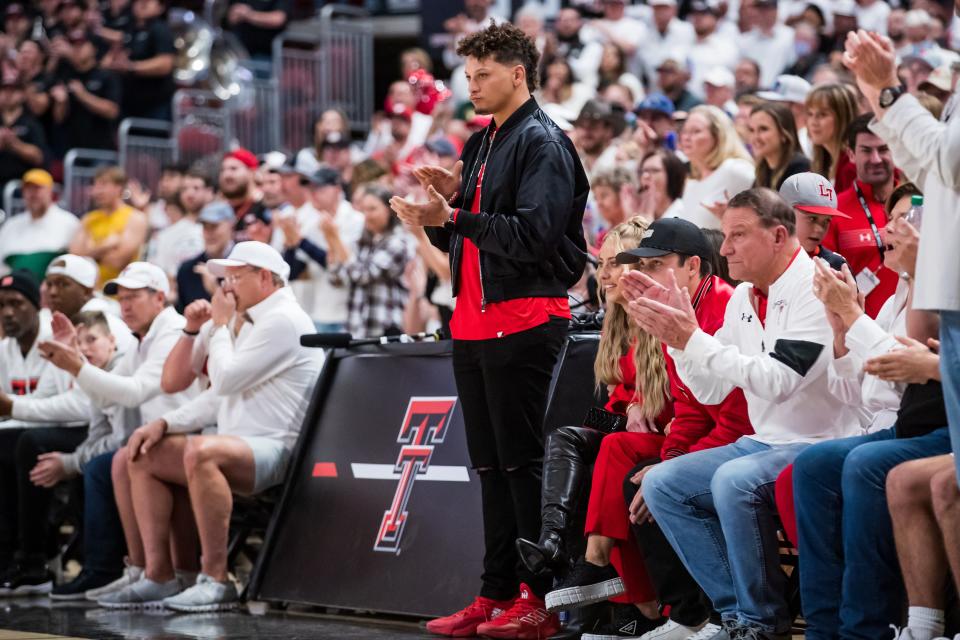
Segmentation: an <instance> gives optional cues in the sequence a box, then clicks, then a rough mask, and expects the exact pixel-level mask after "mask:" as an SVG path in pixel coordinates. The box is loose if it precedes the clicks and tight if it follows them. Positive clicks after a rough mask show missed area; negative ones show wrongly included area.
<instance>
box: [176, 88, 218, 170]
mask: <svg viewBox="0 0 960 640" xmlns="http://www.w3.org/2000/svg"><path fill="white" fill-rule="evenodd" d="M230 142H231V137H230V113H229V111H228V110H227V109H224V108H223V102H222V101H221V100H219V99H218V98H217V97H216V96H215V95H213V94H212V93H210V92H209V91H200V90H196V89H181V90H179V91H177V92H176V93H175V94H174V96H173V144H174V150H175V155H176V160H177V162H179V163H180V164H184V165H189V164H191V163H193V162H195V161H197V160H200V159H202V158H204V157H206V156H209V155H213V154H218V153H222V152H223V151H224V150H225V149H227V148H228V147H229V145H230Z"/></svg>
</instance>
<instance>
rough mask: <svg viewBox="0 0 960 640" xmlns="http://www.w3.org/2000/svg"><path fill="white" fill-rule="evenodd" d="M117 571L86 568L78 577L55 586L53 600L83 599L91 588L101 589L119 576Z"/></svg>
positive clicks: (52, 594)
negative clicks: (108, 571) (104, 571)
mask: <svg viewBox="0 0 960 640" xmlns="http://www.w3.org/2000/svg"><path fill="white" fill-rule="evenodd" d="M119 577H120V576H119V574H116V573H102V572H100V571H89V570H87V569H84V570H83V571H81V572H80V575H78V576H77V577H76V578H74V579H73V580H71V581H70V582H67V583H66V584H61V585H58V586H56V587H54V588H53V591H51V592H50V599H51V600H83V599H85V594H86V592H87V591H89V590H91V589H99V588H100V587H103V586H106V585H108V584H110V583H111V582H113V581H114V580H116V579H117V578H119Z"/></svg>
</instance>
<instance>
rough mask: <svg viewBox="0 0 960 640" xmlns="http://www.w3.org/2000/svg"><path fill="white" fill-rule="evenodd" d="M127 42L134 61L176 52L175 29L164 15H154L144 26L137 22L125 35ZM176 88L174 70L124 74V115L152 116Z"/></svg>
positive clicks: (129, 54)
mask: <svg viewBox="0 0 960 640" xmlns="http://www.w3.org/2000/svg"><path fill="white" fill-rule="evenodd" d="M123 46H124V48H125V49H126V50H127V54H128V56H129V58H130V61H131V62H137V61H140V60H149V59H150V58H154V57H156V56H159V55H163V54H166V53H170V54H173V53H176V49H175V48H174V46H173V32H171V31H170V27H169V26H167V23H166V21H165V20H163V19H162V18H154V19H153V20H151V21H150V22H148V23H147V24H145V25H144V26H143V27H137V26H133V27H132V28H131V30H130V31H128V32H127V33H126V34H125V35H124V38H123ZM176 89H177V87H176V84H175V83H174V81H173V74H172V73H171V74H169V75H166V76H140V75H136V74H133V73H127V74H124V76H123V105H122V111H123V115H122V116H121V117H149V116H151V115H152V111H153V110H154V109H156V108H157V107H158V106H161V105H164V104H169V102H170V101H171V100H172V99H173V93H174V92H175V91H176Z"/></svg>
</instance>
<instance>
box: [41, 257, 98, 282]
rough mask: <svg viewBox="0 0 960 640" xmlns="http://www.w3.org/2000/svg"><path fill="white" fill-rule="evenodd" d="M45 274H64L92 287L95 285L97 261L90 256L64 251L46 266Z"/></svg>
mask: <svg viewBox="0 0 960 640" xmlns="http://www.w3.org/2000/svg"><path fill="white" fill-rule="evenodd" d="M47 275H48V276H55V275H61V276H66V277H68V278H70V279H71V280H74V281H75V282H77V283H79V284H80V285H82V286H84V287H86V288H87V289H93V288H94V287H95V286H97V263H96V262H94V261H93V260H91V259H90V258H84V257H82V256H75V255H73V254H72V253H65V254H63V255H62V256H57V257H56V258H54V259H53V262H51V263H50V265H49V266H48V267H47Z"/></svg>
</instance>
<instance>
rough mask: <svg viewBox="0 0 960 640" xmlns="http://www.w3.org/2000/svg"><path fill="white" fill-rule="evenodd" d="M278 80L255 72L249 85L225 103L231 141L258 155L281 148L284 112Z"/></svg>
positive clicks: (229, 140)
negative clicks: (257, 74)
mask: <svg viewBox="0 0 960 640" xmlns="http://www.w3.org/2000/svg"><path fill="white" fill-rule="evenodd" d="M250 62H251V63H252V62H253V61H250ZM245 64H248V63H245ZM249 66H251V67H252V66H253V65H252V64H250V65H249ZM251 70H252V71H255V69H251ZM277 84H278V83H277V80H276V79H275V78H273V77H265V78H260V77H257V76H256V75H254V78H253V80H252V81H251V83H250V86H249V87H248V88H246V89H244V90H243V91H241V93H240V95H239V96H237V97H236V98H234V99H233V100H231V101H230V102H229V103H227V104H226V105H225V107H226V109H227V110H228V111H229V112H230V118H229V121H228V123H227V124H228V127H229V130H228V131H229V135H228V144H230V145H234V144H236V145H240V146H242V147H245V148H247V149H249V150H250V151H252V152H253V153H256V154H258V155H259V154H262V153H267V152H269V151H276V150H278V149H280V121H281V120H282V119H283V116H284V114H283V112H282V111H280V95H279V92H278V91H277Z"/></svg>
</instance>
